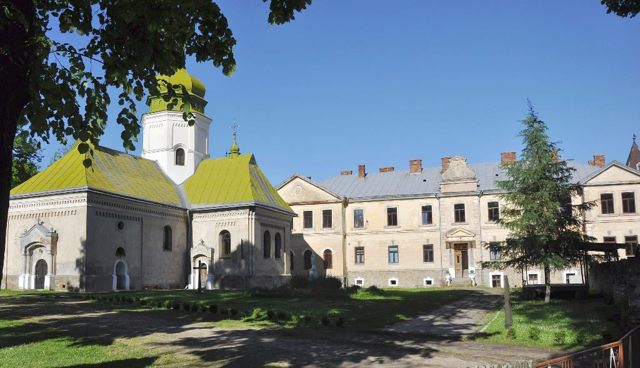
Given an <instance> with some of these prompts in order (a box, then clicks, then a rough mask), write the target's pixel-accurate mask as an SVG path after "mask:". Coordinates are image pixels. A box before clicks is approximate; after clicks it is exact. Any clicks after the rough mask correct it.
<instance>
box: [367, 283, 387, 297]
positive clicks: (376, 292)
mask: <svg viewBox="0 0 640 368" xmlns="http://www.w3.org/2000/svg"><path fill="white" fill-rule="evenodd" d="M365 290H366V291H367V293H369V294H373V295H382V294H384V290H382V289H380V288H378V287H377V286H375V285H371V286H369V287H368V288H366V289H365Z"/></svg>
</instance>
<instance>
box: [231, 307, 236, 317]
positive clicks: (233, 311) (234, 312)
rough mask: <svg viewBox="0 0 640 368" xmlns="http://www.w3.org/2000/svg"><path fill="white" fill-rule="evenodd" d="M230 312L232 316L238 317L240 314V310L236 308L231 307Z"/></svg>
mask: <svg viewBox="0 0 640 368" xmlns="http://www.w3.org/2000/svg"><path fill="white" fill-rule="evenodd" d="M229 314H231V316H232V317H236V316H238V310H237V309H235V308H230V309H229Z"/></svg>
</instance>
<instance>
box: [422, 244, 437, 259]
mask: <svg viewBox="0 0 640 368" xmlns="http://www.w3.org/2000/svg"><path fill="white" fill-rule="evenodd" d="M427 255H429V257H427ZM428 258H431V259H428ZM434 259H435V253H434V246H433V244H422V263H433V262H434Z"/></svg>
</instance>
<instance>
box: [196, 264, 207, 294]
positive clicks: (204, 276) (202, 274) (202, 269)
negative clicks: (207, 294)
mask: <svg viewBox="0 0 640 368" xmlns="http://www.w3.org/2000/svg"><path fill="white" fill-rule="evenodd" d="M200 266H201V267H200V269H199V270H198V272H199V273H200V288H201V289H202V290H205V289H206V288H207V275H208V269H209V268H208V267H207V266H206V264H204V263H203V264H202V265H200ZM202 266H204V267H202Z"/></svg>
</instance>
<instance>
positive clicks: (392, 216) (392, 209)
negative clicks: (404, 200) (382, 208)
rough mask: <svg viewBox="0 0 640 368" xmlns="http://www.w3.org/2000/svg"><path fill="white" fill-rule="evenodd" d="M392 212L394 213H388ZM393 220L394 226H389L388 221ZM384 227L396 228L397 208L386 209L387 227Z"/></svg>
mask: <svg viewBox="0 0 640 368" xmlns="http://www.w3.org/2000/svg"><path fill="white" fill-rule="evenodd" d="M389 211H394V212H395V213H390V212H389ZM391 219H395V224H391V223H390V221H389V220H391ZM386 227H398V206H389V207H387V226H386Z"/></svg>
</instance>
